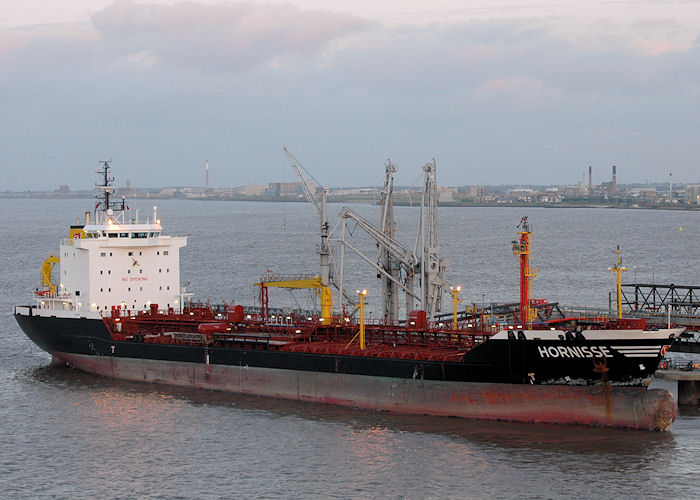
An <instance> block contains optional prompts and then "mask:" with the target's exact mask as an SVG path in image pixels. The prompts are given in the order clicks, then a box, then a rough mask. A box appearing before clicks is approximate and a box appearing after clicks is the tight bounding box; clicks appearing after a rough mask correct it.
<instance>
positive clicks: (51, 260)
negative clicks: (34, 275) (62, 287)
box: [36, 255, 61, 295]
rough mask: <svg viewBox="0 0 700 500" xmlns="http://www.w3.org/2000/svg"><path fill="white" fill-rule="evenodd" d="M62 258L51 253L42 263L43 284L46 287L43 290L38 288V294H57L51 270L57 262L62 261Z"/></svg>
mask: <svg viewBox="0 0 700 500" xmlns="http://www.w3.org/2000/svg"><path fill="white" fill-rule="evenodd" d="M60 260H61V259H59V258H58V257H56V256H54V255H49V256H48V257H47V258H46V259H45V260H44V262H43V263H42V264H41V270H40V272H41V285H42V286H43V287H44V289H43V290H37V291H36V294H37V295H47V294H49V293H50V294H51V295H55V294H56V285H54V284H53V283H52V282H51V272H52V271H53V268H54V266H55V265H56V264H58V263H59V262H60Z"/></svg>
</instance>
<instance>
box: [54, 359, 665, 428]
mask: <svg viewBox="0 0 700 500" xmlns="http://www.w3.org/2000/svg"><path fill="white" fill-rule="evenodd" d="M52 354H54V355H55V356H56V357H58V358H60V359H62V360H65V361H66V362H67V363H69V364H70V365H72V366H74V367H76V368H78V369H81V370H84V371H87V372H90V373H94V374H97V375H104V376H108V377H113V378H120V379H125V380H133V381H142V382H156V383H164V384H169V385H177V386H190V387H195V388H200V389H211V390H222V391H228V392H235V393H242V394H253V395H259V396H270V397H276V398H283V399H292V400H299V401H308V402H314V403H327V404H336V405H343V406H351V407H357V408H366V409H371V410H384V411H391V412H398V413H411V414H423V415H435V416H453V417H463V418H471V419H483V420H504V421H516V422H543V423H552V424H585V425H596V426H609V427H621V428H630V429H640V430H651V431H666V430H668V429H669V428H670V426H671V424H672V423H673V420H674V419H675V416H676V412H677V405H676V403H675V401H674V400H673V396H671V394H670V393H669V392H667V391H664V390H659V389H654V390H648V389H645V388H641V387H607V388H606V387H585V386H541V385H540V386H538V385H515V384H492V383H477V382H442V381H430V380H420V379H395V378H388V377H370V376H364V375H348V374H338V373H321V372H304V371H290V370H282V369H274V368H254V367H248V366H229V365H211V366H210V369H207V367H206V366H204V365H203V364H198V363H186V362H176V361H159V360H147V359H133V358H118V357H106V356H88V355H78V354H70V353H52Z"/></svg>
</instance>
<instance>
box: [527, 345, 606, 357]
mask: <svg viewBox="0 0 700 500" xmlns="http://www.w3.org/2000/svg"><path fill="white" fill-rule="evenodd" d="M537 350H538V351H539V353H540V357H541V358H612V354H611V353H610V351H609V350H608V348H607V347H603V346H582V347H571V346H563V345H559V346H550V347H545V346H537Z"/></svg>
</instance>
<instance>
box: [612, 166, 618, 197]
mask: <svg viewBox="0 0 700 500" xmlns="http://www.w3.org/2000/svg"><path fill="white" fill-rule="evenodd" d="M612 167H613V176H612V192H613V193H617V167H616V166H615V165H613V166H612Z"/></svg>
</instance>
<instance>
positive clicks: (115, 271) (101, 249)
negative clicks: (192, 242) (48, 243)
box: [37, 164, 187, 316]
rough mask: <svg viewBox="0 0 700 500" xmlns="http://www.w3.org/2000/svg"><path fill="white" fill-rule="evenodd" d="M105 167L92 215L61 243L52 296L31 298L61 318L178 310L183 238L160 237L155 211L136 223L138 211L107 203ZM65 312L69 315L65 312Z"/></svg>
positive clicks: (181, 295) (87, 216)
mask: <svg viewBox="0 0 700 500" xmlns="http://www.w3.org/2000/svg"><path fill="white" fill-rule="evenodd" d="M108 169H109V165H108V164H107V165H106V166H105V171H103V172H100V173H104V174H105V182H104V185H98V186H97V187H98V189H100V190H102V191H103V192H104V194H105V196H104V197H103V198H102V200H103V201H102V202H101V203H99V204H98V206H97V207H96V209H95V212H94V221H90V215H91V214H90V213H89V212H88V213H86V214H85V218H86V221H85V222H86V223H85V225H84V226H82V227H80V226H72V228H71V232H70V235H71V237H70V238H67V239H65V240H63V241H62V242H61V245H60V254H59V259H60V267H59V273H58V275H57V276H54V277H53V279H52V281H53V283H55V284H56V293H55V294H51V295H48V294H44V295H42V296H41V298H39V299H37V302H38V305H39V308H40V309H42V310H44V313H48V312H49V311H52V314H53V313H54V312H57V311H61V312H62V314H61V315H62V316H64V315H66V314H69V315H70V312H72V314H76V313H78V314H80V315H81V316H97V315H106V314H109V312H108V311H110V310H112V309H113V308H115V307H117V306H118V307H119V308H120V309H121V310H129V311H131V310H144V309H149V308H151V306H152V305H154V304H157V305H158V309H161V310H166V309H169V308H172V309H174V310H180V309H181V308H182V305H183V304H182V303H181V302H182V300H183V291H182V290H181V289H180V248H182V247H184V246H186V245H187V237H173V236H165V235H163V234H162V226H161V224H160V219H158V217H157V211H156V207H153V215H152V218H151V219H149V220H146V221H140V220H139V218H138V210H136V211H131V210H130V209H129V208H128V207H127V206H126V204H125V202H124V200H123V199H122V200H121V205H118V204H114V203H110V202H109V195H110V194H111V193H112V192H113V190H114V188H113V187H112V186H110V185H109V181H110V180H111V179H109V178H108ZM69 311H70V312H69Z"/></svg>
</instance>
